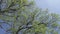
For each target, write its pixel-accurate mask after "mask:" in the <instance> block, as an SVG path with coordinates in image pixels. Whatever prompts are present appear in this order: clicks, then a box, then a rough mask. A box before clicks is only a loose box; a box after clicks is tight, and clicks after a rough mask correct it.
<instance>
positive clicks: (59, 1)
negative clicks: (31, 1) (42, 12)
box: [35, 0, 60, 14]
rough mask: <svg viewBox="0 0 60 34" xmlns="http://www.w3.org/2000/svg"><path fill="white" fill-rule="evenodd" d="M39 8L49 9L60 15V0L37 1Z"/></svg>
mask: <svg viewBox="0 0 60 34" xmlns="http://www.w3.org/2000/svg"><path fill="white" fill-rule="evenodd" d="M35 1H36V5H37V6H38V7H39V8H43V9H46V8H48V9H49V11H50V12H53V13H57V14H60V0H35Z"/></svg>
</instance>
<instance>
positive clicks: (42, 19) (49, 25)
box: [0, 0, 59, 34]
mask: <svg viewBox="0 0 60 34" xmlns="http://www.w3.org/2000/svg"><path fill="white" fill-rule="evenodd" d="M3 1H4V0H2V2H3ZM5 1H7V2H6V4H7V7H6V8H3V9H1V11H0V19H1V20H3V22H2V23H0V26H1V25H2V24H3V23H4V24H8V26H9V27H10V28H8V29H6V30H5V31H6V34H7V33H9V32H10V33H11V34H46V32H47V33H48V34H50V33H51V34H58V33H57V31H56V30H55V29H57V28H58V22H59V15H57V14H54V13H51V14H50V13H48V10H44V11H42V10H41V9H39V8H36V7H35V6H34V5H33V4H34V2H33V1H31V2H29V1H28V0H5ZM2 2H1V4H2ZM1 28H3V27H2V26H1ZM3 29H4V28H3Z"/></svg>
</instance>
